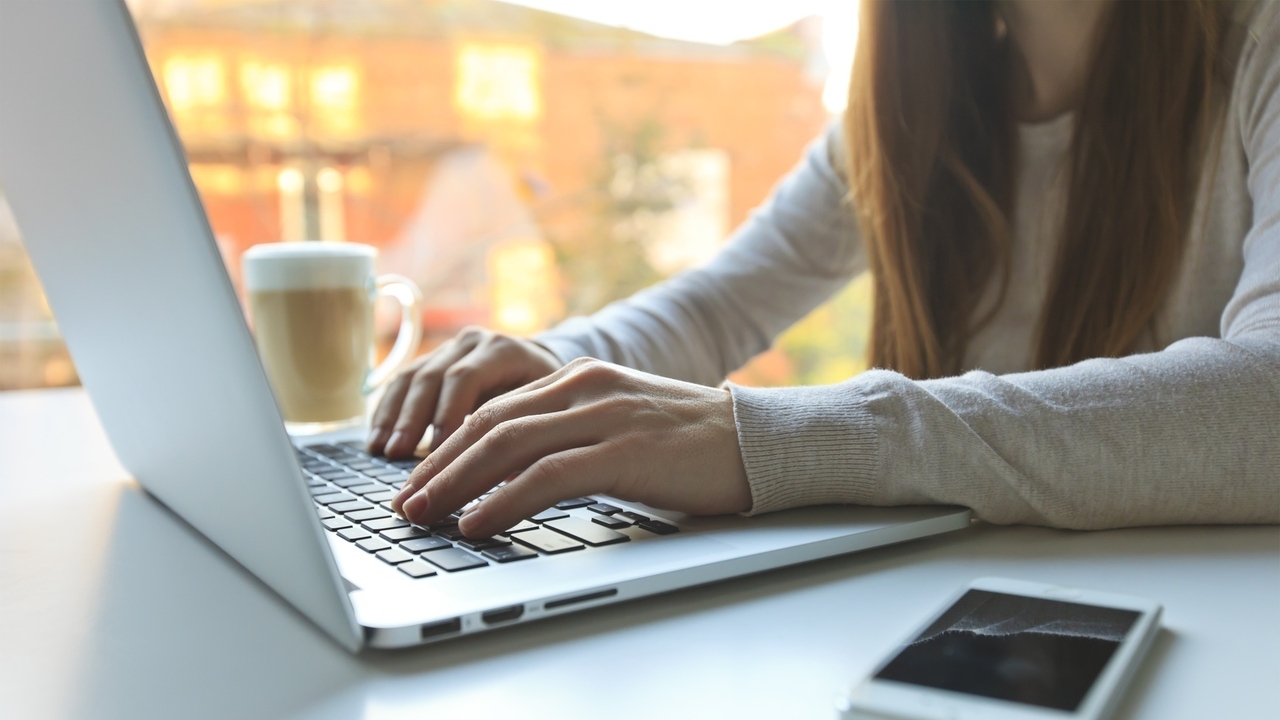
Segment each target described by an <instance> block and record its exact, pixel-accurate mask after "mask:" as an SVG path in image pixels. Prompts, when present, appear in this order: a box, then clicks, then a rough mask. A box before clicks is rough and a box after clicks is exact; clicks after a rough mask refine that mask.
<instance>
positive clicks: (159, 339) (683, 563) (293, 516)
mask: <svg viewBox="0 0 1280 720" xmlns="http://www.w3.org/2000/svg"><path fill="white" fill-rule="evenodd" d="M0 187H3V188H4V191H5V193H6V195H7V196H8V199H9V202H10V205H11V207H12V210H13V212H14V215H15V217H16V218H17V222H18V226H19V227H20V228H21V231H22V234H23V237H24V239H25V242H26V247H27V250H28V252H29V254H30V256H31V259H32V262H33V264H34V265H35V268H36V271H37V273H38V274H39V276H40V278H41V280H42V281H43V284H44V290H45V293H46V296H47V297H48V300H49V303H50V305H51V307H52V309H53V312H54V314H55V316H56V318H57V320H58V324H59V327H60V328H61V331H62V334H63V336H64V338H65V340H66V343H67V346H68V348H69V350H70V352H71V355H72V358H73V359H74V361H75V364H76V367H77V369H78V371H79V373H80V376H81V379H82V381H83V383H84V385H85V387H86V389H87V390H88V392H89V395H90V397H91V399H92V401H93V403H94V406H95V408H96V409H97V412H98V415H99V417H100V418H101V421H102V424H103V427H104V428H105V430H106V432H107V435H108V437H109V439H110V441H111V443H112V445H113V447H114V448H115V450H116V453H117V455H118V456H119V458H120V460H121V462H122V463H123V464H124V466H125V467H126V468H128V470H129V471H130V472H131V473H132V474H133V475H134V477H135V478H136V479H137V481H138V482H139V483H140V484H141V485H142V487H144V488H145V489H146V490H147V492H148V493H149V494H150V495H152V496H153V497H154V498H156V499H157V500H159V501H160V502H161V503H163V504H164V505H165V506H167V507H168V508H169V509H170V510H172V511H173V512H175V513H177V514H178V515H179V516H181V517H182V518H183V519H184V520H186V521H187V523H188V524H190V525H191V526H192V527H194V528H195V529H196V530H198V531H199V532H201V533H203V534H204V535H205V536H206V537H208V538H209V540H211V541H212V542H213V543H214V544H216V545H217V546H218V547H220V548H221V549H222V550H224V551H225V552H226V553H227V554H228V555H230V556H231V557H232V558H234V559H235V560H236V561H237V562H239V563H240V564H242V565H243V566H244V567H245V568H247V569H248V570H249V571H250V572H252V573H253V574H254V575H255V576H257V577H258V578H260V579H261V580H262V582H264V583H265V584H266V585H268V586H269V587H271V588H272V589H273V590H274V591H275V592H277V593H279V594H280V595H281V596H282V597H283V598H284V599H285V600H287V601H288V602H289V603H291V604H292V605H293V606H294V607H296V608H297V609H298V610H299V611H301V612H302V613H303V614H304V615H306V616H307V617H308V618H310V619H311V620H312V621H313V622H314V623H315V624H316V625H318V626H319V627H320V628H322V629H323V630H324V631H325V632H326V633H328V634H329V635H330V636H332V637H333V638H334V639H335V640H336V641H337V642H338V643H340V644H341V645H342V646H344V647H346V648H348V649H349V650H351V651H353V652H354V651H358V650H360V649H362V648H365V647H376V648H397V647H407V646H412V645H418V644H422V643H430V642H438V641H443V640H447V639H451V638H456V637H460V636H464V635H471V634H474V633H479V632H485V631H489V630H493V629H498V628H503V627H510V626H514V625H518V624H520V623H525V622H532V621H534V620H538V619H541V618H546V617H553V616H557V615H562V614H565V613H571V612H577V611H580V610H585V609H588V608H594V607H599V606H601V605H607V604H611V603H618V602H623V601H627V600H635V599H637V598H643V597H645V596H648V595H653V594H655V593H662V592H667V591H671V590H676V589H679V588H683V587H688V586H692V585H697V584H701V583H708V582H714V581H718V580H724V579H726V578H731V577H735V576H740V575H745V574H749V573H756V572H761V571H764V570H769V569H772V568H778V567H783V566H788V565H793V564H796V563H803V562H808V561H812V560H817V559H819V558H824V557H829V556H833V555H839V554H842V553H850V552H854V551H858V550H865V549H867V548H872V547H877V546H882V545H887V544H890V543H897V542H903V541H906V540H911V539H914V538H920V537H924V536H927V535H933V534H936V533H942V532H947V531H951V530H957V529H960V528H964V527H967V526H968V524H969V519H970V514H969V511H968V510H966V509H963V508H954V507H908V508H859V507H848V506H832V507H814V508H804V509H799V510H792V511H786V512H780V513H774V514H771V515H767V516H762V517H756V518H742V517H738V516H728V517H693V516H686V515H682V514H679V513H673V512H666V511H663V510H659V509H656V508H651V507H644V506H641V505H637V504H634V503H625V502H621V501H618V500H616V499H613V498H608V497H603V496H595V497H589V498H579V499H576V500H573V501H570V502H568V503H562V504H561V505H560V506H558V507H555V508H548V510H547V511H546V512H545V513H540V514H539V515H538V516H535V517H533V518H530V519H529V520H527V521H526V522H524V523H521V524H520V526H518V527H517V528H512V532H510V533H508V534H504V535H502V536H498V537H496V538H494V539H491V540H490V541H489V543H488V544H486V543H474V542H471V541H469V540H468V539H466V538H464V537H462V536H461V535H460V534H458V533H457V531H456V526H451V525H450V524H449V523H448V522H445V523H442V524H441V525H438V526H434V527H430V528H419V527H414V526H407V525H404V524H401V523H398V521H396V520H395V518H388V517H387V516H388V515H389V513H386V512H385V510H386V507H385V504H384V503H385V502H386V499H387V498H388V497H389V494H388V493H389V492H390V491H391V490H393V489H394V488H395V486H396V485H397V484H398V483H399V482H400V481H401V479H402V478H404V477H406V476H407V470H408V469H409V467H410V466H409V465H408V464H405V463H396V462H389V461H387V460H385V459H383V458H376V457H370V456H369V455H367V454H365V453H364V451H363V446H362V444H361V443H360V442H359V437H360V435H359V434H358V432H355V431H353V432H351V433H348V434H346V435H343V434H336V435H332V436H323V437H312V438H291V437H290V436H289V434H288V433H287V432H286V431H285V428H284V423H283V421H282V419H281V415H280V411H279V409H278V407H277V405H276V403H275V400H274V398H273V396H272V392H271V388H270V386H269V385H268V382H267V378H266V375H265V373H264V371H263V368H262V366H261V364H260V362H259V360H258V355H257V353H256V352H255V348H254V344H253V340H252V338H251V336H250V334H249V329H248V327H247V326H246V324H245V321H244V316H243V314H242V311H241V308H240V305H239V303H238V301H237V299H236V296H235V293H234V291H233V290H232V286H231V283H230V281H229V279H228V276H227V273H226V270H225V268H224V266H223V264H222V259H221V256H220V254H219V252H218V249H217V247H216V245H215V244H214V239H213V235H212V232H211V230H210V227H209V224H208V220H207V218H206V216H205V214H204V210H203V207H202V206H201V204H200V200H199V198H198V196H197V194H196V191H195V187H194V185H193V184H192V182H191V178H190V175H189V174H188V170H187V164H186V159H185V156H184V153H183V149H182V146H181V144H180V143H179V141H178V139H177V136H176V134H175V133H174V130H173V127H172V126H171V125H170V123H169V118H168V116H167V115H166V113H165V109H164V106H163V104H162V102H161V99H160V96H159V93H158V92H157V90H156V87H155V84H154V81H153V79H152V75H151V71H150V69H149V68H148V66H147V62H146V58H145V57H144V55H143V50H142V46H141V43H140V41H139V39H138V36H137V32H136V30H135V28H134V26H133V22H132V18H131V17H130V15H129V12H128V10H127V8H126V7H125V6H124V4H123V3H122V2H118V1H117V0H92V1H90V2H76V3H71V2H21V3H11V2H5V3H0ZM69 450H70V451H74V449H73V448H69ZM522 535H524V537H523V538H522V537H521V536H522ZM513 548H514V549H513ZM515 556H519V557H515ZM407 570H412V571H411V572H410V571H407Z"/></svg>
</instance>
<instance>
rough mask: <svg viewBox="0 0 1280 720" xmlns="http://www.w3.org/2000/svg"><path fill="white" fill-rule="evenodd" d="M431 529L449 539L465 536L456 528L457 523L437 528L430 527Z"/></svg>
mask: <svg viewBox="0 0 1280 720" xmlns="http://www.w3.org/2000/svg"><path fill="white" fill-rule="evenodd" d="M431 531H432V532H434V533H435V534H437V535H439V536H440V537H443V538H449V539H450V540H461V539H462V538H464V537H466V536H465V535H463V534H462V531H461V530H459V529H458V526H457V525H447V526H445V527H441V528H439V529H435V528H432V530H431Z"/></svg>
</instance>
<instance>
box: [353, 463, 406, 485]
mask: <svg viewBox="0 0 1280 720" xmlns="http://www.w3.org/2000/svg"><path fill="white" fill-rule="evenodd" d="M364 474H365V475H368V476H369V477H376V478H378V479H379V480H382V481H383V482H391V480H390V479H389V478H407V477H409V473H407V472H405V471H404V470H401V469H400V468H393V467H384V468H378V469H377V470H365V471H364Z"/></svg>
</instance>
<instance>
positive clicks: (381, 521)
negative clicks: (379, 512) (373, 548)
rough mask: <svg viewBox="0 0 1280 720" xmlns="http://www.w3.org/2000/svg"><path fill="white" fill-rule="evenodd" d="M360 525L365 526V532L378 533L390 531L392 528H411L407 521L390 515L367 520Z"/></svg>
mask: <svg viewBox="0 0 1280 720" xmlns="http://www.w3.org/2000/svg"><path fill="white" fill-rule="evenodd" d="M370 512H372V511H370ZM360 525H361V526H363V527H364V529H365V530H369V531H371V532H376V533H380V532H382V531H383V530H390V529H392V528H402V527H409V523H408V522H406V521H405V520H402V519H400V518H398V517H391V516H390V515H383V516H382V517H381V518H376V519H373V520H366V521H363V522H361V523H360Z"/></svg>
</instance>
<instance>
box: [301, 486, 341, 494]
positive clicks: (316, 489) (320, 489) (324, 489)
mask: <svg viewBox="0 0 1280 720" xmlns="http://www.w3.org/2000/svg"><path fill="white" fill-rule="evenodd" d="M307 490H310V491H311V494H312V495H328V494H330V493H335V492H337V490H336V489H334V488H332V487H330V486H328V485H326V484H324V483H320V484H319V485H309V486H307Z"/></svg>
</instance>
